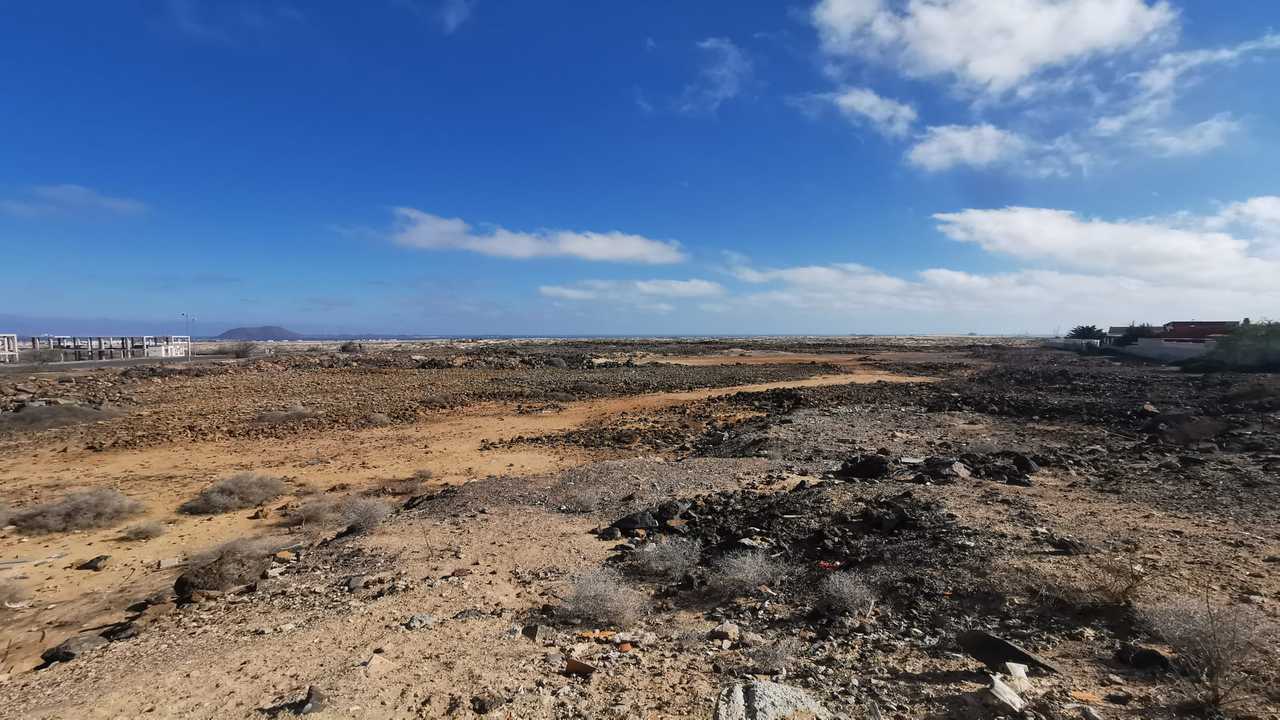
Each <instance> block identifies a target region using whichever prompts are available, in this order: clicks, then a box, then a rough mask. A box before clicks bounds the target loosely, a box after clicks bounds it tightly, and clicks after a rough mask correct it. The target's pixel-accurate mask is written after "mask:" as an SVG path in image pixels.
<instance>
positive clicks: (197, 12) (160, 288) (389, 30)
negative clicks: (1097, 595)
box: [0, 0, 1280, 334]
mask: <svg viewBox="0 0 1280 720" xmlns="http://www.w3.org/2000/svg"><path fill="white" fill-rule="evenodd" d="M0 9H3V16H4V20H3V24H0V95H2V96H3V98H4V101H3V102H2V103H0V137H3V138H4V142H3V143H0V244H2V245H3V248H4V253H3V257H4V268H5V271H6V272H5V273H4V275H5V276H6V282H7V283H9V284H11V285H12V286H13V287H11V289H10V290H8V291H5V292H4V293H3V296H4V300H3V301H2V302H0V326H3V325H5V324H6V323H8V324H9V325H12V326H16V327H20V328H22V329H23V331H28V330H30V331H34V329H38V328H40V327H47V329H48V330H49V331H53V332H93V331H95V330H99V331H103V332H107V331H111V332H122V331H124V330H125V329H126V328H128V327H133V326H136V327H139V328H145V329H146V330H147V331H152V332H155V331H160V330H161V329H165V328H167V329H170V330H180V329H181V328H182V322H181V320H180V314H181V313H184V312H186V313H190V314H193V315H195V316H197V317H198V318H199V319H200V321H199V323H198V325H197V331H198V332H202V333H216V332H218V331H221V330H222V329H225V328H226V327H228V326H231V325H239V324H268V323H269V324H280V325H285V326H288V327H291V328H295V329H298V330H301V331H304V332H335V333H341V332H361V331H365V332H405V333H425V334H435V333H449V334H468V333H476V334H481V333H485V334H488V333H502V334H579V333H582V334H615V333H616V334H636V333H725V334H732V333H762V334H763V333H852V332H872V333H891V332H970V331H974V332H1018V331H1032V332H1046V331H1052V330H1054V329H1055V328H1058V327H1065V326H1069V325H1071V324H1075V323H1078V322H1093V323H1098V324H1122V323H1128V322H1130V321H1151V322H1164V321H1166V320H1169V319H1174V318H1183V317H1197V318H1205V317H1210V316H1212V317H1215V318H1217V317H1222V318H1236V317H1241V316H1246V315H1248V316H1252V317H1255V318H1256V317H1275V316H1277V315H1280V313H1278V312H1277V309H1278V308H1280V181H1278V177H1277V173H1276V170H1275V168H1277V167H1280V120H1278V119H1277V118H1280V112H1278V111H1280V93H1276V92H1274V91H1272V90H1269V88H1271V87H1273V86H1274V85H1275V77H1276V76H1277V70H1278V69H1280V27H1278V26H1280V7H1276V6H1273V4H1272V3H1259V2H1244V1H1243V0H1241V1H1239V2H1199V1H1196V2H1191V1H1182V2H1174V1H1171V2H1158V1H1156V0H1017V1H1016V2H1003V1H1002V2H995V0H917V1H916V2H913V3H908V2H904V1H899V0H820V1H815V2H795V3H781V2H779V3H775V2H758V3H750V2H745V3H744V2H717V1H711V0H708V1H707V2H699V3H688V2H646V3H634V2H605V3H577V2H538V3H499V2H496V0H443V1H441V0H369V2H367V3H362V4H361V5H360V7H359V10H358V11H357V10H356V9H355V6H353V5H352V4H351V3H348V2H338V1H336V0H334V1H332V2H322V1H320V0H315V1H312V2H286V1H276V0H218V1H217V2H214V1H212V0H167V1H166V0H121V1H120V2H113V3H101V2H88V1H85V2H64V1H61V0H48V1H47V2H41V3H28V2H16V1H12V0H11V1H4V0H0ZM4 329H5V328H3V327H0V331H4Z"/></svg>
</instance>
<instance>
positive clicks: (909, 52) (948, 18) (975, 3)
mask: <svg viewBox="0 0 1280 720" xmlns="http://www.w3.org/2000/svg"><path fill="white" fill-rule="evenodd" d="M811 18H812V21H813V24H814V26H815V27H816V28H817V30H818V35H819V39H820V41H821V44H822V48H823V50H824V51H825V52H827V53H828V54H830V55H832V56H835V57H859V58H867V57H870V58H873V59H879V60H884V61H887V62H890V63H892V64H894V65H895V66H897V67H898V68H900V69H901V70H902V71H903V72H905V73H907V74H909V75H913V76H917V77H928V76H947V77H952V78H955V79H956V80H958V81H959V82H960V83H961V84H962V85H964V86H966V87H969V88H972V89H975V90H977V91H979V92H982V93H989V94H997V95H998V94H1002V93H1005V92H1008V91H1010V90H1012V89H1014V88H1015V87H1016V86H1017V85H1018V84H1019V83H1022V82H1024V81H1027V80H1029V79H1032V78H1034V77H1035V76H1036V75H1038V74H1040V73H1042V72H1044V71H1046V70H1050V69H1054V68H1061V67H1063V66H1066V65H1069V64H1072V63H1077V62H1080V61H1083V60H1087V59H1090V58H1095V57H1102V56H1108V55H1114V54H1117V53H1121V52H1127V51H1130V50H1133V49H1135V48H1137V47H1140V46H1142V45H1143V44H1145V43H1148V42H1150V41H1152V40H1153V39H1156V38H1159V37H1161V36H1162V35H1164V34H1166V33H1169V32H1172V31H1175V30H1176V28H1177V20H1178V15H1177V12H1176V11H1174V10H1173V8H1171V7H1170V6H1169V4H1168V3H1167V2H1164V1H1163V0H1160V1H1157V2H1147V1H1146V0H1006V1H1004V2H990V1H989V0H930V1H929V2H922V1H913V2H891V1H890V0H820V2H818V3H817V4H816V5H815V6H814V7H813V9H812V11H811Z"/></svg>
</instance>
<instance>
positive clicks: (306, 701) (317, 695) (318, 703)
mask: <svg viewBox="0 0 1280 720" xmlns="http://www.w3.org/2000/svg"><path fill="white" fill-rule="evenodd" d="M328 701H329V698H327V697H325V694H324V693H323V692H322V691H321V690H320V688H318V687H316V686H315V685H311V686H309V687H307V696H306V697H304V698H303V699H302V701H301V704H299V705H298V706H297V709H296V710H294V712H296V713H297V714H299V715H310V714H311V713H316V712H320V711H321V710H323V709H325V706H326V705H327V704H328Z"/></svg>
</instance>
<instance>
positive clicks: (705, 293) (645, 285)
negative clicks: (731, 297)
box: [635, 278, 724, 298]
mask: <svg viewBox="0 0 1280 720" xmlns="http://www.w3.org/2000/svg"><path fill="white" fill-rule="evenodd" d="M635 288H636V290H637V291H638V292H640V293H641V294H642V295H658V296H662V297H673V298H690V297H711V296H714V295H719V294H721V293H723V292H724V287H722V286H721V285H720V283H716V282H711V281H710V280H699V279H697V278H693V279H691V280H638V281H636V282H635Z"/></svg>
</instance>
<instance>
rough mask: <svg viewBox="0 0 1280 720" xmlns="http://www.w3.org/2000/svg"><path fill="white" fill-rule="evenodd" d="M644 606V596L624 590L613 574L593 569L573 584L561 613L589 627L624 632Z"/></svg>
mask: <svg viewBox="0 0 1280 720" xmlns="http://www.w3.org/2000/svg"><path fill="white" fill-rule="evenodd" d="M646 605H647V602H646V598H645V596H644V595H643V594H641V593H639V592H636V591H635V590H632V589H630V588H628V587H626V585H624V584H623V581H622V576H621V575H619V574H618V573H617V571H615V570H611V569H609V568H596V569H595V570H592V571H591V572H588V573H585V574H583V575H579V576H578V577H577V578H576V579H575V580H574V581H573V585H572V587H571V588H570V590H569V597H568V598H567V599H566V600H565V601H564V607H563V612H564V614H565V615H568V616H569V617H572V618H576V619H578V620H582V621H586V622H589V623H591V624H593V625H599V626H611V627H621V628H625V627H630V626H632V625H634V624H635V623H636V621H637V620H639V619H640V618H641V616H643V615H644V610H645V607H646Z"/></svg>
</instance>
